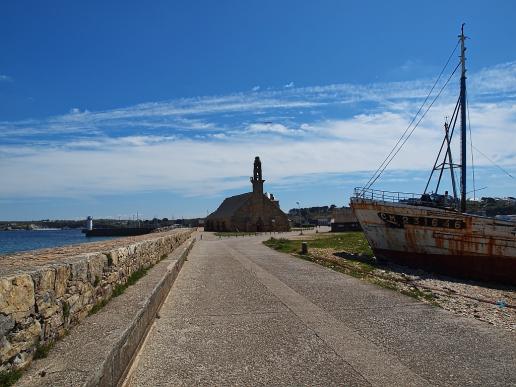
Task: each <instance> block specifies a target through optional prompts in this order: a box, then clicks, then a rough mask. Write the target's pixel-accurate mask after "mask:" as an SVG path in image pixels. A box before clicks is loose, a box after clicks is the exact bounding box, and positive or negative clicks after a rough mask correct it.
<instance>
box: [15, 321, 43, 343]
mask: <svg viewBox="0 0 516 387" xmlns="http://www.w3.org/2000/svg"><path fill="white" fill-rule="evenodd" d="M40 334H41V324H40V323H39V321H38V320H34V319H32V321H31V324H30V325H28V326H26V327H25V328H24V329H21V330H19V331H18V332H15V333H14V334H12V335H11V337H10V339H11V343H16V342H19V343H30V344H32V343H35V342H37V341H38V340H39V337H40ZM27 348H29V347H27Z"/></svg>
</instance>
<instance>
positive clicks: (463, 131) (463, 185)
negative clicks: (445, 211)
mask: <svg viewBox="0 0 516 387" xmlns="http://www.w3.org/2000/svg"><path fill="white" fill-rule="evenodd" d="M459 39H460V61H461V64H462V72H461V77H460V134H461V173H460V211H461V212H466V55H465V54H466V47H465V46H464V41H465V40H466V37H465V36H464V23H463V24H462V27H461V34H460V35H459Z"/></svg>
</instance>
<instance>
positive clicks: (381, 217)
mask: <svg viewBox="0 0 516 387" xmlns="http://www.w3.org/2000/svg"><path fill="white" fill-rule="evenodd" d="M351 207H352V208H353V210H354V212H355V215H356V216H357V218H358V220H359V222H360V224H361V226H362V228H363V230H364V233H365V235H366V238H367V240H368V242H369V244H370V245H371V247H372V249H373V252H374V253H375V255H376V256H377V257H378V258H381V259H388V260H390V261H393V262H395V263H398V264H401V265H406V266H410V267H415V268H422V269H426V270H428V271H431V272H437V273H442V274H446V275H451V276H456V277H461V278H466V279H475V280H482V281H491V282H493V281H494V282H498V283H505V284H510V285H516V223H515V222H510V221H502V220H498V219H495V218H489V217H483V216H476V215H470V214H467V213H460V212H457V211H451V210H447V209H441V208H433V207H424V206H414V205H410V204H406V203H396V202H393V203H390V202H384V201H381V200H374V199H366V198H364V197H354V198H352V199H351Z"/></svg>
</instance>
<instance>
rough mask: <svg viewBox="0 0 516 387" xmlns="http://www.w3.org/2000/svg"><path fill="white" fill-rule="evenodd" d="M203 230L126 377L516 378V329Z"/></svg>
mask: <svg viewBox="0 0 516 387" xmlns="http://www.w3.org/2000/svg"><path fill="white" fill-rule="evenodd" d="M263 239H264V238H263V237H245V238H232V239H222V240H219V239H218V238H215V237H214V236H212V235H210V234H204V237H203V240H202V241H198V243H197V244H196V245H195V247H194V249H193V250H192V253H191V254H190V256H189V259H188V261H187V262H186V264H185V266H184V267H183V270H182V271H181V273H180V274H179V277H178V279H177V281H176V283H175V285H174V287H173V289H172V292H171V293H170V295H169V297H168V299H167V300H166V301H165V303H164V305H163V307H162V309H161V311H160V319H157V320H156V322H155V324H154V326H153V327H152V329H151V331H150V333H149V335H148V337H147V340H146V342H145V344H144V345H143V347H142V349H141V351H140V353H139V354H138V356H137V358H136V361H135V364H134V365H133V369H132V370H131V373H130V378H129V381H128V383H127V385H130V386H165V385H236V384H239V385H264V384H267V385H337V384H338V385H346V386H347V385H350V386H351V385H375V386H380V385H382V386H385V385H397V386H409V385H478V386H486V385H489V386H494V385H500V386H502V385H503V386H509V385H516V335H514V334H512V333H509V332H506V331H502V330H499V329H496V328H494V327H491V326H490V325H488V324H486V323H482V322H479V321H475V320H469V319H465V318H460V317H457V316H454V315H452V314H450V313H448V312H446V311H444V310H442V309H439V308H436V307H431V306H428V305H425V304H422V303H420V302H417V301H415V300H413V299H411V298H409V297H406V296H403V295H401V294H399V293H396V292H393V291H390V290H386V289H382V288H379V287H377V286H374V285H370V284H367V283H364V282H362V281H360V280H357V279H355V278H352V277H348V276H346V275H343V274H340V273H337V272H334V271H332V270H329V269H326V268H324V267H322V266H319V265H316V264H314V263H311V262H307V261H303V260H301V259H298V258H295V257H291V256H289V255H286V254H281V253H278V252H275V251H273V250H270V249H269V248H267V247H265V246H263V245H262V244H261V241H262V240H263Z"/></svg>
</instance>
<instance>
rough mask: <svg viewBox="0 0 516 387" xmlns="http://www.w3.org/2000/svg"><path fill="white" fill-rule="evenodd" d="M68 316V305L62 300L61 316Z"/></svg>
mask: <svg viewBox="0 0 516 387" xmlns="http://www.w3.org/2000/svg"><path fill="white" fill-rule="evenodd" d="M69 316H70V305H68V302H66V301H65V302H63V317H64V318H67V317H69Z"/></svg>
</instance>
